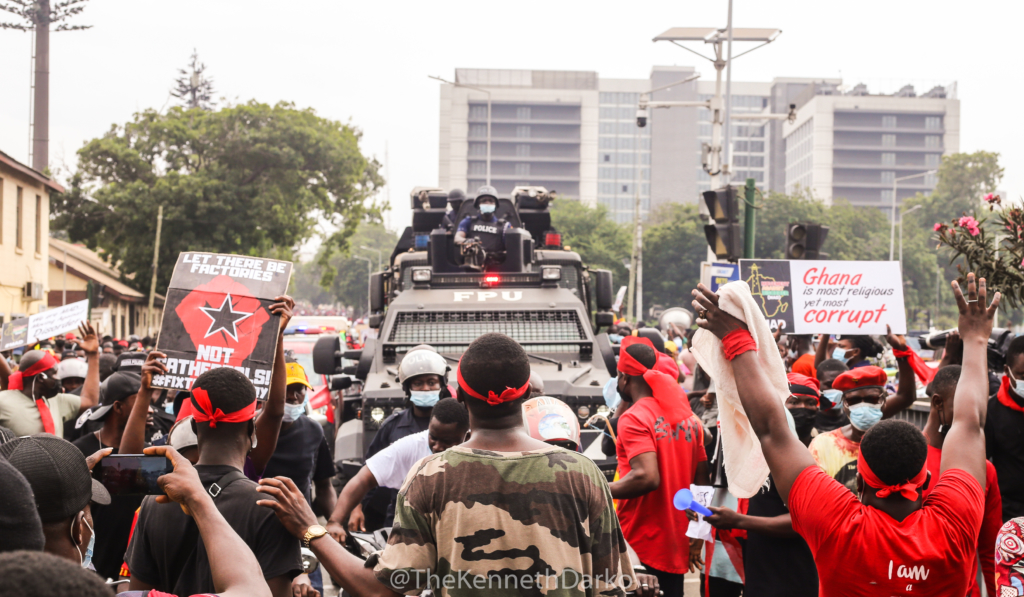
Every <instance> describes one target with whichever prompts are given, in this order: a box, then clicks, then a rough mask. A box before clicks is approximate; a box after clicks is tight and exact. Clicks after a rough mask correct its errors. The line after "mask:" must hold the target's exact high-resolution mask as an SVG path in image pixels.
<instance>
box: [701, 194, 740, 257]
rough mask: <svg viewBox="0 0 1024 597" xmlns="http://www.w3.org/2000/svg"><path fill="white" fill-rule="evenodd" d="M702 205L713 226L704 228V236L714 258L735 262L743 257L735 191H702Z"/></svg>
mask: <svg viewBox="0 0 1024 597" xmlns="http://www.w3.org/2000/svg"><path fill="white" fill-rule="evenodd" d="M703 196H704V204H705V205H707V208H708V213H709V214H710V215H711V219H712V220H714V223H713V224H707V225H705V226H704V236H705V237H707V239H708V245H709V246H710V247H711V250H712V251H713V252H714V254H715V257H718V258H719V259H726V260H728V261H737V260H738V259H739V258H740V257H742V256H743V230H742V229H741V228H740V223H739V215H740V212H739V203H738V202H737V201H736V189H734V188H733V187H731V186H729V187H725V188H721V189H715V190H713V191H704V193H703Z"/></svg>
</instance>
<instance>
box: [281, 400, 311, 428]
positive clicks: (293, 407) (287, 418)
mask: <svg viewBox="0 0 1024 597" xmlns="http://www.w3.org/2000/svg"><path fill="white" fill-rule="evenodd" d="M304 414H306V402H305V401H303V402H302V404H288V403H285V405H284V422H285V423H293V422H295V420H296V419H298V418H299V417H301V416H302V415H304Z"/></svg>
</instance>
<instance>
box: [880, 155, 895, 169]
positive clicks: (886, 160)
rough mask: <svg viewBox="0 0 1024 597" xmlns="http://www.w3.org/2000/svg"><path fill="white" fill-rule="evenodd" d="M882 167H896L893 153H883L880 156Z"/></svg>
mask: <svg viewBox="0 0 1024 597" xmlns="http://www.w3.org/2000/svg"><path fill="white" fill-rule="evenodd" d="M882 165H883V166H895V165H896V154H895V153H883V154H882Z"/></svg>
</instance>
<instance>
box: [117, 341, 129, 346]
mask: <svg viewBox="0 0 1024 597" xmlns="http://www.w3.org/2000/svg"><path fill="white" fill-rule="evenodd" d="M117 345H118V346H121V347H124V348H128V341H127V340H118V342H117Z"/></svg>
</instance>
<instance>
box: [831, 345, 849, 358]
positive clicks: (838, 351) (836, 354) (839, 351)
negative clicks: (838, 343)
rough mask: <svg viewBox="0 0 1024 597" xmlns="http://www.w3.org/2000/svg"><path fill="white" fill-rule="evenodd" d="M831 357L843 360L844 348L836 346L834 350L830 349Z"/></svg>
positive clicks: (844, 356)
mask: <svg viewBox="0 0 1024 597" xmlns="http://www.w3.org/2000/svg"><path fill="white" fill-rule="evenodd" d="M832 358H833V359H835V360H837V361H845V360H846V349H845V348H838V347H837V348H836V349H835V350H833V351H832Z"/></svg>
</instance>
